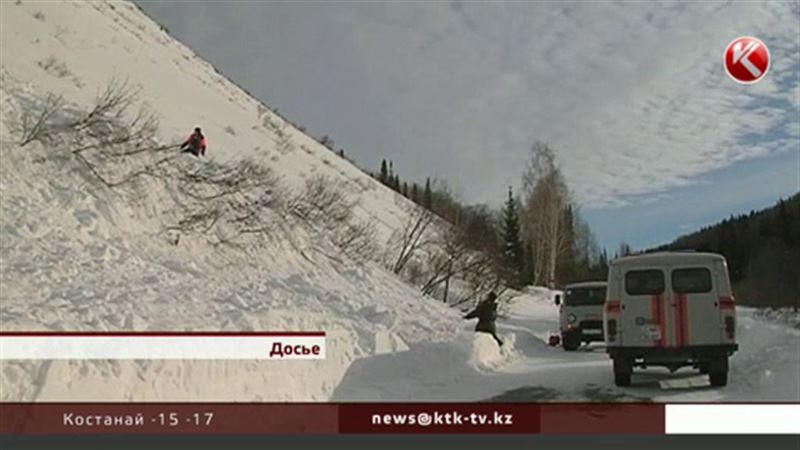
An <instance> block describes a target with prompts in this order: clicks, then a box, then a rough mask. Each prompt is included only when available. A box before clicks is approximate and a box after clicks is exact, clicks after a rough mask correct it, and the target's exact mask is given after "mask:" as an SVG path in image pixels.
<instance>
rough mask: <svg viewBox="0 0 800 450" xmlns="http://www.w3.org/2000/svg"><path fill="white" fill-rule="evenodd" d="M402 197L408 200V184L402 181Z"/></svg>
mask: <svg viewBox="0 0 800 450" xmlns="http://www.w3.org/2000/svg"><path fill="white" fill-rule="evenodd" d="M403 197H406V198H408V182H406V181H403Z"/></svg>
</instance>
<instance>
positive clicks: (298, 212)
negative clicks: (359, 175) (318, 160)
mask: <svg viewBox="0 0 800 450" xmlns="http://www.w3.org/2000/svg"><path fill="white" fill-rule="evenodd" d="M354 207H355V202H353V201H351V200H350V199H349V198H348V197H347V195H346V194H345V192H344V189H343V186H342V183H341V182H339V181H337V180H333V179H331V178H329V177H327V176H325V175H315V176H314V177H312V178H309V179H308V180H306V184H305V188H304V189H303V190H301V191H300V192H299V193H298V194H296V195H295V196H293V197H292V198H291V199H290V200H289V202H288V204H287V209H288V210H289V211H290V212H291V213H292V214H294V215H295V216H297V217H299V218H301V219H303V220H305V221H306V222H310V223H312V224H323V225H325V226H326V227H331V226H336V225H338V224H346V223H347V222H349V220H350V218H351V216H352V213H353V208H354Z"/></svg>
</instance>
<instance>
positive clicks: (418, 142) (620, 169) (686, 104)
mask: <svg viewBox="0 0 800 450" xmlns="http://www.w3.org/2000/svg"><path fill="white" fill-rule="evenodd" d="M136 3H138V4H139V5H140V6H141V7H142V8H143V9H144V11H145V12H146V13H148V14H149V15H150V16H151V17H153V18H154V19H155V20H156V21H158V22H159V23H161V24H163V25H165V26H166V27H167V28H168V29H169V31H170V33H171V34H172V35H173V36H175V37H176V38H178V39H179V40H181V41H182V42H184V43H185V44H187V45H188V46H190V47H191V48H192V49H193V50H194V51H195V52H197V53H198V54H199V55H200V56H201V57H203V58H205V59H207V60H209V61H210V62H211V63H212V64H214V65H215V66H216V67H218V68H220V69H221V71H222V72H223V73H225V75H227V76H228V77H230V78H231V79H233V80H234V81H235V82H237V83H238V84H240V85H241V86H243V87H245V88H246V89H247V90H248V91H250V92H251V93H253V94H254V95H255V96H257V97H258V98H259V99H260V100H262V101H264V102H265V103H267V104H268V105H270V106H271V107H273V108H277V109H278V110H279V111H280V112H281V114H283V115H285V116H286V117H289V118H290V119H291V120H292V121H294V122H296V123H299V124H302V125H304V126H305V127H306V128H307V130H308V132H309V133H311V134H312V135H314V136H318V137H319V136H322V135H329V136H330V137H332V138H333V140H334V142H335V145H336V147H337V148H339V147H341V148H344V150H345V152H346V153H347V154H348V155H350V156H351V157H353V158H355V160H356V161H357V163H358V164H359V165H360V166H362V167H365V168H368V169H373V170H376V169H377V168H378V167H379V165H380V161H381V160H382V159H384V158H385V159H387V160H391V161H392V162H393V165H394V168H395V172H397V173H399V174H400V176H401V177H402V178H403V179H408V180H418V181H421V182H424V180H425V178H426V177H431V178H436V179H441V180H445V181H446V182H447V183H448V185H449V186H450V187H451V188H452V189H453V191H454V192H455V193H456V194H457V195H458V196H459V197H460V199H461V200H462V201H464V202H467V203H477V202H483V203H489V204H492V205H493V206H499V205H500V204H501V202H502V201H503V200H504V199H505V195H506V192H507V188H508V186H509V185H511V186H514V187H515V188H519V187H520V186H521V184H522V183H521V176H522V173H523V171H524V168H525V165H526V161H527V160H528V157H529V152H530V148H531V145H532V144H533V143H534V142H535V141H542V142H546V143H548V144H549V145H550V146H552V147H553V148H555V150H556V155H557V159H558V163H559V165H560V166H561V168H562V170H563V172H564V174H565V176H566V179H567V181H568V184H569V186H570V188H571V192H572V196H573V199H574V201H575V202H576V203H577V205H578V206H579V210H580V211H581V214H582V215H583V217H584V218H586V220H587V221H588V222H589V224H590V225H591V227H592V229H593V231H594V233H595V235H596V237H597V240H598V242H599V243H600V245H601V246H603V247H608V248H609V250H611V251H612V252H613V250H614V249H615V248H616V247H617V246H618V244H619V242H621V241H626V242H628V243H629V244H631V245H632V246H633V247H634V248H647V247H650V246H654V245H657V244H661V243H665V242H668V241H671V240H672V239H674V238H675V237H677V236H679V235H681V234H684V233H688V232H690V231H692V230H694V229H696V228H698V227H701V226H704V225H708V224H711V223H714V222H716V221H718V220H721V219H723V218H726V217H728V216H730V215H731V214H738V213H744V212H749V211H750V210H751V209H760V208H763V207H767V206H771V205H772V204H774V203H775V202H776V201H777V200H778V198H780V197H787V196H789V195H792V194H794V193H796V192H798V191H800V7H798V4H797V3H796V2H794V3H793V2H748V3H745V2H740V3H720V2H696V3H674V4H673V3H666V2H658V3H655V2H654V3H649V2H647V3H644V2H635V3H633V2H631V3H623V2H591V3H588V2H587V3H564V2H497V1H493V2H488V1H487V2H429V1H426V2H336V1H329V2H310V1H308V2H257V1H232V2H212V1H203V2H201V1H183V2H177V1H163V2H161V1H160V2H150V1H142V0H140V1H137V2H136ZM742 35H750V36H755V37H758V38H759V39H761V40H762V41H763V42H764V43H765V44H766V45H767V47H768V48H769V51H770V56H771V67H770V69H769V72H768V74H767V75H766V77H765V78H764V79H763V80H761V81H760V82H758V83H756V84H753V85H741V84H737V83H735V82H734V81H733V80H731V79H730V78H729V77H728V75H727V74H726V72H725V70H724V67H723V52H724V50H725V48H726V46H727V45H728V43H729V42H730V41H732V40H733V39H735V38H737V37H739V36H742Z"/></svg>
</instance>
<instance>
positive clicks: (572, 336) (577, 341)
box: [561, 332, 581, 352]
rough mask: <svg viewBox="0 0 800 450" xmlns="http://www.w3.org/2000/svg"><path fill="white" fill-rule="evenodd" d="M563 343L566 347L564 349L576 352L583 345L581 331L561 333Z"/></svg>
mask: <svg viewBox="0 0 800 450" xmlns="http://www.w3.org/2000/svg"><path fill="white" fill-rule="evenodd" d="M561 345H562V346H563V347H564V350H566V351H568V352H574V351H575V350H577V349H578V347H580V346H581V336H580V334H579V333H575V332H572V333H563V334H562V335H561Z"/></svg>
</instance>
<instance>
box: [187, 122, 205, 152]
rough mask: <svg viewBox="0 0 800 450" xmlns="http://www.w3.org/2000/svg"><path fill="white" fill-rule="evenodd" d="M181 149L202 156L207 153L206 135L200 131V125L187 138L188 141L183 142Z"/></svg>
mask: <svg viewBox="0 0 800 450" xmlns="http://www.w3.org/2000/svg"><path fill="white" fill-rule="evenodd" d="M181 150H183V152H184V153H191V154H193V155H194V156H201V155H205V154H206V137H205V136H203V132H202V131H200V127H195V129H194V133H192V134H191V135H189V137H188V138H186V141H184V142H183V144H181Z"/></svg>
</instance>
